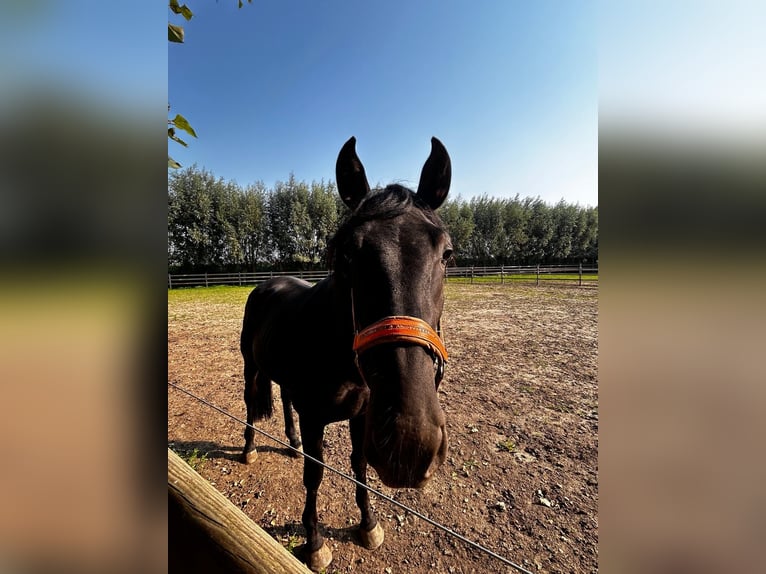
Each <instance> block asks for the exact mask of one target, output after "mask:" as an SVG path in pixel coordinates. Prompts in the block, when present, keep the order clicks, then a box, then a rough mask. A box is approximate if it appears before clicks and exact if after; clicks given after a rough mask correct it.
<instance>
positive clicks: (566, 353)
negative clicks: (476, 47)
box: [168, 284, 598, 574]
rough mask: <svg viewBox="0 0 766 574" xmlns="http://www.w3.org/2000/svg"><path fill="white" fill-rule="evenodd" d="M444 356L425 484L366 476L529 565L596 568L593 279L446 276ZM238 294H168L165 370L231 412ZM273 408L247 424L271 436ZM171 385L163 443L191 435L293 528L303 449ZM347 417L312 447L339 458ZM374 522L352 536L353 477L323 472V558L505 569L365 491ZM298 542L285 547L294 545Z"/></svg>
mask: <svg viewBox="0 0 766 574" xmlns="http://www.w3.org/2000/svg"><path fill="white" fill-rule="evenodd" d="M446 293H447V298H446V304H445V313H444V317H443V327H444V334H445V340H446V344H447V348H448V349H449V353H450V362H449V364H448V365H447V371H446V375H445V378H444V381H443V382H442V384H441V387H440V389H439V399H440V402H441V404H442V407H443V408H444V410H445V413H446V416H447V431H448V436H449V453H448V455H447V460H446V462H445V464H444V465H443V466H442V468H441V469H440V470H439V471H438V472H437V473H436V475H435V476H434V478H433V479H432V480H431V481H430V482H429V483H428V484H427V485H426V486H425V487H424V488H423V489H422V490H417V491H416V490H400V491H396V490H393V489H389V488H387V487H385V486H383V485H382V483H381V482H380V480H378V479H377V477H376V475H375V471H374V470H372V469H370V471H369V476H370V485H371V486H373V487H374V488H378V489H380V490H381V491H382V492H384V493H386V494H388V495H390V496H392V497H393V498H394V499H395V500H397V501H399V502H401V503H403V504H405V505H407V506H409V507H411V508H414V509H416V510H418V511H419V512H421V513H423V514H425V515H427V516H428V517H430V518H432V519H433V520H436V521H437V522H439V523H441V524H443V525H445V526H447V527H449V528H450V529H453V530H455V531H457V532H458V533H460V534H462V535H463V536H465V537H467V538H469V539H471V540H473V541H476V542H478V543H479V544H481V545H483V546H485V547H487V548H489V549H490V550H492V551H493V552H496V553H497V554H500V555H501V556H504V557H506V558H507V559H509V560H511V561H512V562H514V563H516V564H519V565H521V566H523V567H524V568H526V569H527V570H530V571H532V572H549V573H555V572H561V573H565V572H566V573H569V572H589V573H590V572H597V571H598V371H597V361H598V288H597V287H587V288H586V287H576V286H560V287H559V286H542V287H535V286H530V285H519V284H517V285H454V284H450V285H448V287H447V291H446ZM246 295H247V293H246V292H245V291H243V292H242V301H241V303H237V304H233V303H230V302H226V303H211V302H210V301H201V300H200V301H193V300H189V301H184V302H174V303H171V304H170V305H169V309H168V317H169V319H168V380H169V381H172V382H175V383H177V384H179V385H181V386H183V387H186V388H188V389H189V390H191V391H192V392H194V393H196V394H198V395H200V396H203V397H205V398H206V399H208V400H209V401H211V402H213V403H215V404H217V405H218V406H220V407H222V408H224V409H226V410H228V411H229V412H231V413H232V414H234V415H236V416H238V417H240V418H243V419H244V416H245V405H244V403H243V401H242V390H243V384H244V383H243V380H242V375H241V368H242V358H241V356H240V354H239V349H238V343H239V329H240V325H241V319H242V309H243V307H244V300H245V298H246ZM275 391H276V392H275V397H276V400H275V409H274V411H275V416H274V417H273V418H272V419H271V420H269V421H262V422H261V423H259V424H258V425H257V426H259V427H260V428H262V429H263V430H265V431H267V432H269V433H272V434H273V435H275V436H277V437H279V438H281V439H283V440H284V431H283V428H284V427H283V422H282V410H281V404H280V403H279V398H278V397H279V392H278V390H276V389H275ZM242 432H243V428H242V427H241V425H239V424H238V423H236V422H234V421H232V420H231V419H229V418H227V417H225V416H223V415H221V414H219V413H217V412H215V411H212V410H210V409H209V408H208V407H206V406H204V405H201V404H199V403H197V402H196V401H194V400H193V399H191V398H189V397H188V396H186V395H184V394H182V393H180V392H179V391H177V390H175V389H173V388H171V387H168V445H169V446H170V447H171V448H173V449H174V450H176V451H178V452H180V453H181V454H184V453H190V452H192V451H193V450H194V449H197V450H198V452H199V454H200V456H203V457H204V459H203V460H202V461H201V462H199V463H198V464H197V465H196V466H197V470H198V472H200V474H202V476H204V477H205V478H207V479H208V480H209V481H210V482H211V483H212V484H213V485H214V486H215V487H216V488H217V489H219V490H220V491H221V492H222V493H224V495H226V496H227V497H228V498H229V500H231V502H232V503H234V504H235V505H236V506H238V507H239V508H241V509H242V510H243V511H244V512H245V513H246V514H247V515H248V516H249V517H251V518H252V519H253V520H254V521H255V522H256V523H257V524H259V525H260V526H261V527H263V528H264V529H265V530H266V531H267V532H269V533H270V534H271V535H272V536H274V537H275V538H276V539H277V540H278V541H280V542H281V543H282V544H283V545H284V546H286V547H287V548H289V549H295V551H296V552H299V551H300V545H301V544H303V542H304V540H305V539H304V531H303V527H302V525H301V523H300V519H301V512H302V510H303V501H304V489H303V485H302V461H301V460H296V459H294V458H291V457H289V456H287V454H286V451H285V449H283V448H282V447H280V446H279V445H276V444H274V443H272V442H271V441H269V440H268V439H267V438H264V437H259V436H256V444H257V445H258V451H259V453H260V455H259V457H258V459H257V460H256V462H255V463H253V464H252V465H249V466H245V465H243V464H241V463H240V462H239V459H238V456H239V453H240V451H241V449H242V446H243V444H244V440H243V438H242ZM350 452H351V446H350V441H349V438H348V423H347V422H345V423H337V424H334V425H330V426H328V427H327V430H326V433H325V460H326V462H327V463H328V464H330V465H332V466H334V467H336V468H338V469H339V470H342V471H344V472H346V473H350V472H351V469H350V462H349V455H350ZM371 498H372V503H373V506H374V507H375V510H376V513H377V516H378V519H379V520H380V522H381V525H382V526H383V528H384V529H385V535H386V538H385V542H384V543H383V545H382V546H381V547H380V548H379V549H377V550H375V551H372V552H370V551H368V550H365V549H364V548H363V547H361V546H360V545H359V544H358V542H357V541H356V538H355V531H354V525H355V523H356V522H357V521H358V519H359V511H358V509H357V507H356V505H355V503H354V486H353V484H351V483H349V482H347V481H345V480H344V479H342V478H340V477H338V476H336V475H334V474H333V473H330V472H327V471H326V472H325V477H324V481H323V482H322V485H321V488H320V491H319V502H318V511H319V519H320V521H321V523H322V525H323V528H324V532H325V536H326V538H327V539H328V543H329V544H330V547H331V549H332V552H333V562H332V563H331V564H330V566H329V567H328V568H327V573H328V574H329V573H335V572H339V573H340V572H357V573H360V574H361V573H372V572H375V573H389V574H396V573H426V572H428V573H429V574H431V573H433V572H448V573H472V572H475V573H480V572H481V573H483V572H514V571H515V570H514V569H513V568H511V567H510V566H507V565H504V564H503V563H502V562H500V561H498V560H497V559H495V558H493V557H491V556H489V555H486V554H484V553H482V552H480V551H478V550H476V549H473V548H471V547H469V546H468V545H466V544H465V543H464V542H462V541H460V540H459V539H455V538H453V537H452V536H450V535H448V534H446V533H444V532H442V531H441V530H438V529H437V528H435V527H433V526H431V525H430V524H428V523H427V522H425V521H423V520H422V519H419V518H417V517H416V516H414V515H412V514H411V513H409V512H407V511H404V510H402V509H401V508H399V507H397V506H394V505H392V504H391V503H389V502H387V501H384V500H382V499H379V498H377V497H375V496H374V495H373V496H372V497H371ZM296 547H298V548H296Z"/></svg>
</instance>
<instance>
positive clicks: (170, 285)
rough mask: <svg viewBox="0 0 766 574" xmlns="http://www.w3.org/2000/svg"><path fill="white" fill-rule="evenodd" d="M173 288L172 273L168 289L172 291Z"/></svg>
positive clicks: (169, 277)
mask: <svg viewBox="0 0 766 574" xmlns="http://www.w3.org/2000/svg"><path fill="white" fill-rule="evenodd" d="M172 288H173V276H172V275H171V274H170V273H168V289H172Z"/></svg>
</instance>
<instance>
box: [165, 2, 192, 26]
mask: <svg viewBox="0 0 766 574" xmlns="http://www.w3.org/2000/svg"><path fill="white" fill-rule="evenodd" d="M170 9H171V10H172V11H173V13H174V14H181V16H183V17H184V18H186V20H187V21H188V20H191V19H192V16H194V14H193V13H192V11H191V10H190V9H189V7H188V6H187V5H186V4H182V5H180V6H179V4H178V0H170Z"/></svg>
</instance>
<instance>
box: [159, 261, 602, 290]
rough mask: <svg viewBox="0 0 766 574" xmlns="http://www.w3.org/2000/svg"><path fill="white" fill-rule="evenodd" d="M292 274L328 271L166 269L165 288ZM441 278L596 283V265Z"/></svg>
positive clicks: (469, 270)
mask: <svg viewBox="0 0 766 574" xmlns="http://www.w3.org/2000/svg"><path fill="white" fill-rule="evenodd" d="M288 275H289V276H292V277H298V278H300V279H304V280H306V281H309V282H312V283H314V282H316V281H321V280H322V279H324V278H325V277H327V276H328V275H329V271H326V270H318V271H301V270H298V271H253V272H238V273H168V289H176V288H179V287H210V286H213V285H240V286H247V285H258V284H259V283H263V282H264V281H266V280H268V279H271V278H273V277H280V276H288ZM444 276H445V280H446V281H448V282H456V283H500V284H505V283H519V282H526V283H531V282H533V283H535V284H536V285H540V284H542V283H549V284H550V283H564V284H573V283H576V284H577V285H578V286H597V285H598V266H597V265H589V266H585V265H582V264H580V265H497V266H492V267H488V266H481V267H479V266H471V267H447V269H446V272H445V275H444Z"/></svg>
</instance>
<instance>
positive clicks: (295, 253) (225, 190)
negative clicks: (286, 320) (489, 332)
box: [168, 165, 598, 273]
mask: <svg viewBox="0 0 766 574" xmlns="http://www.w3.org/2000/svg"><path fill="white" fill-rule="evenodd" d="M347 213H348V209H347V208H346V206H345V205H344V204H343V202H342V201H341V200H340V198H339V197H338V194H337V190H336V187H335V184H334V183H333V182H324V181H321V182H315V181H314V182H311V183H306V182H304V181H298V180H296V179H295V177H294V176H293V175H292V174H291V175H290V177H289V178H288V179H287V181H284V182H277V183H276V184H275V185H274V187H273V188H268V187H266V185H264V184H263V183H262V182H256V183H254V184H252V185H248V186H246V187H242V186H240V185H239V184H237V183H234V182H231V181H224V180H223V179H222V178H220V177H219V178H216V177H215V176H214V175H213V174H212V173H210V172H209V171H207V170H204V169H200V168H198V167H197V166H196V165H195V166H192V167H189V168H186V169H182V170H177V171H174V172H172V173H171V174H170V176H169V179H168V267H169V270H170V271H171V272H174V273H178V272H201V271H210V272H215V271H254V270H261V269H288V270H289V269H312V268H325V267H326V259H325V252H326V248H327V242H328V241H329V239H330V237H332V235H333V234H334V232H335V230H336V229H337V228H338V225H339V223H340V222H341V221H342V219H343V218H344V217H345V216H346V215H347ZM439 215H440V216H441V218H442V220H444V222H445V224H446V225H447V228H448V229H449V232H450V236H451V238H452V243H453V251H454V254H455V262H454V263H455V264H456V265H459V266H463V265H530V264H538V263H543V264H557V263H594V262H596V261H597V259H598V207H581V206H579V205H572V204H569V203H566V202H564V201H561V202H559V203H557V204H556V205H553V206H550V205H548V204H546V203H545V202H543V201H542V200H541V199H539V198H523V199H520V198H519V196H518V195H517V196H516V197H514V198H512V199H496V198H490V197H487V196H477V197H473V198H471V199H470V200H467V201H466V200H463V199H462V198H460V197H458V198H457V199H451V200H449V201H447V202H446V203H445V204H444V205H443V206H442V207H441V208H440V209H439Z"/></svg>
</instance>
